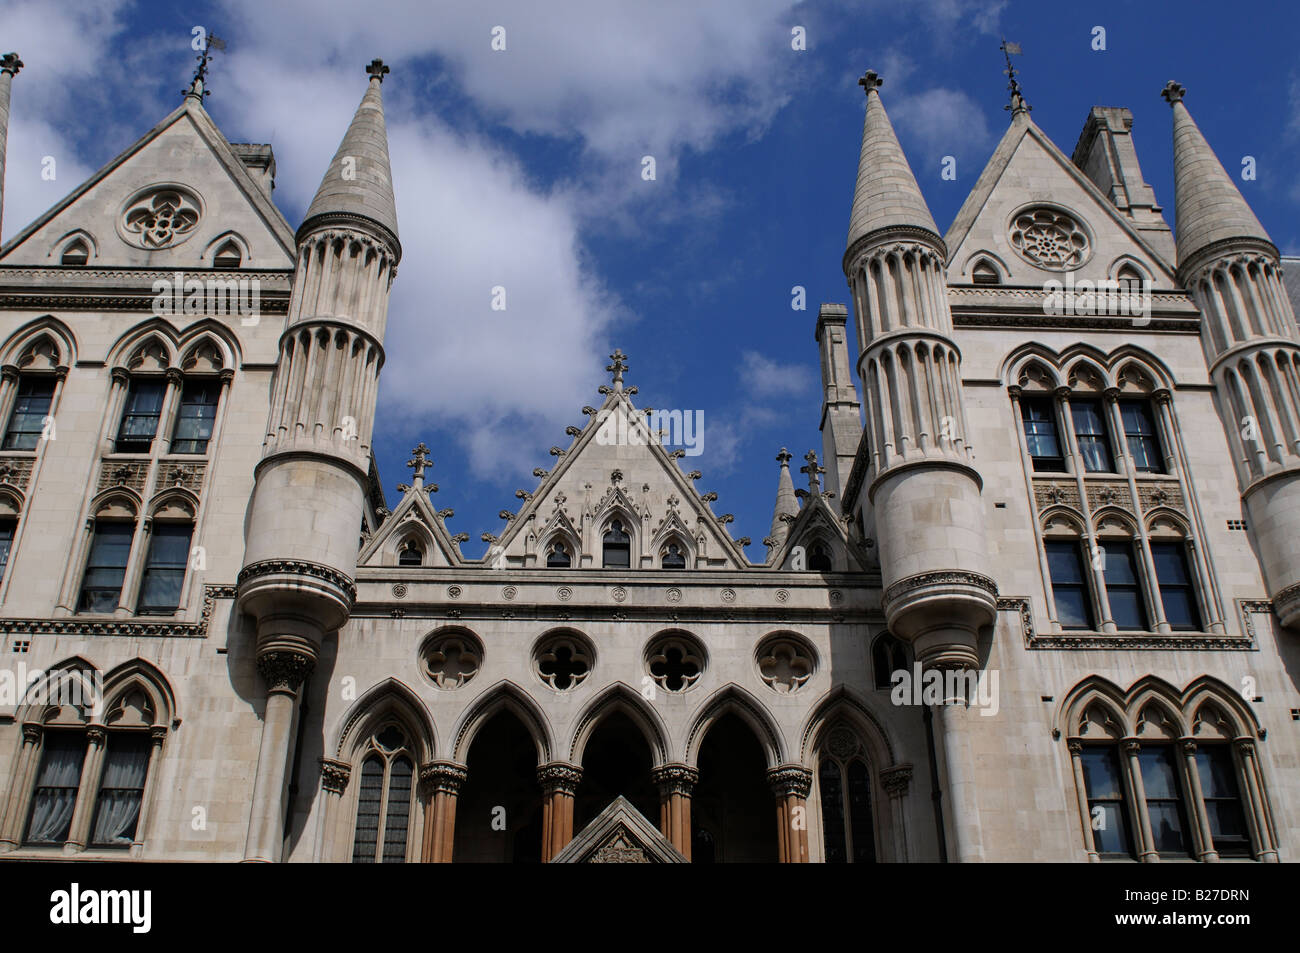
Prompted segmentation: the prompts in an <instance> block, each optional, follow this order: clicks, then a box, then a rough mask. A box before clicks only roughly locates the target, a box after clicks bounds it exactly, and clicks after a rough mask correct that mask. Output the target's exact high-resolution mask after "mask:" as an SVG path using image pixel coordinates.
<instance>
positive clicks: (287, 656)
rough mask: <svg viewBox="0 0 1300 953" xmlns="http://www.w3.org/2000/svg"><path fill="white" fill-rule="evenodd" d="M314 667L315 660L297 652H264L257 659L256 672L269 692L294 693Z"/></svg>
mask: <svg viewBox="0 0 1300 953" xmlns="http://www.w3.org/2000/svg"><path fill="white" fill-rule="evenodd" d="M315 667H316V661H315V659H310V658H308V657H307V656H305V655H299V654H298V653H297V652H266V653H264V654H262V655H259V656H258V657H257V671H258V672H259V673H260V674H261V676H262V678H263V679H265V680H266V687H267V689H268V690H269V691H283V690H288V691H291V692H296V691H297V690H298V686H299V685H301V684H302V683H303V679H305V678H306V677H307V676H308V675H310V674H311V673H312V670H313V669H314V668H315Z"/></svg>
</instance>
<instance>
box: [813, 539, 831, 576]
mask: <svg viewBox="0 0 1300 953" xmlns="http://www.w3.org/2000/svg"><path fill="white" fill-rule="evenodd" d="M808 568H809V569H811V570H812V571H813V572H830V571H831V568H832V567H831V552H830V550H829V549H828V548H827V546H826V544H825V543H823V542H822V541H821V540H818V541H817V542H815V543H813V544H812V545H810V546H809V547H808Z"/></svg>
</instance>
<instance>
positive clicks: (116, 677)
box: [103, 658, 181, 728]
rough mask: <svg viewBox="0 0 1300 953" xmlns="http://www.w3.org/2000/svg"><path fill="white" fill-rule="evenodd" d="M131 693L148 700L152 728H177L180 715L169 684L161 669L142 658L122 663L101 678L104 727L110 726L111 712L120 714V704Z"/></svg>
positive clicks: (112, 717)
mask: <svg viewBox="0 0 1300 953" xmlns="http://www.w3.org/2000/svg"><path fill="white" fill-rule="evenodd" d="M134 691H140V692H142V693H144V695H145V697H146V698H147V699H148V709H149V711H150V712H151V713H152V724H153V725H154V726H158V727H165V728H174V727H176V726H177V725H179V724H180V722H181V717H180V712H179V711H178V710H177V707H176V695H175V692H173V690H172V686H171V682H169V681H168V680H167V676H166V675H164V674H163V673H162V670H161V669H159V668H158V667H157V666H156V665H154V664H153V663H152V662H149V661H147V660H145V659H142V658H133V659H131V660H130V661H129V662H123V663H122V664H121V665H119V666H117V667H116V668H114V669H113V670H112V671H110V672H108V673H107V674H106V675H105V676H104V715H103V720H104V722H105V724H110V725H111V724H112V723H113V720H114V712H115V711H120V710H121V708H122V706H123V703H124V702H125V701H126V700H127V699H128V698H129V696H130V695H131V693H132V692H134Z"/></svg>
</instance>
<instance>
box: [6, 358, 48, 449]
mask: <svg viewBox="0 0 1300 953" xmlns="http://www.w3.org/2000/svg"><path fill="white" fill-rule="evenodd" d="M57 382H58V379H57V378H56V377H55V376H54V375H53V374H19V375H18V392H17V394H16V395H15V397H14V406H13V410H12V411H10V413H9V426H8V427H6V428H5V439H4V449H5V450H35V449H36V448H37V446H39V445H40V442H41V438H42V437H43V436H45V435H46V422H47V421H48V420H50V419H51V418H50V406H51V405H52V404H53V403H54V386H55V384H56V383H57Z"/></svg>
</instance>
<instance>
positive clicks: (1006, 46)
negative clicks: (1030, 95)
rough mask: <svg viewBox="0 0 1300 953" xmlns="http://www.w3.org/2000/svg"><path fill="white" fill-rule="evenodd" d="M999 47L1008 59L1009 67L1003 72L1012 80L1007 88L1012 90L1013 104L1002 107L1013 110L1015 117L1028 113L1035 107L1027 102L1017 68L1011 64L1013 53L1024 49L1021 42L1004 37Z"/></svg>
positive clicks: (1012, 115)
mask: <svg viewBox="0 0 1300 953" xmlns="http://www.w3.org/2000/svg"><path fill="white" fill-rule="evenodd" d="M998 49H999V50H1001V51H1002V55H1003V56H1005V57H1006V60H1007V68H1006V69H1004V70H1003V71H1002V72H1003V73H1004V74H1006V76H1007V78H1008V79H1009V80H1010V82H1008V83H1007V89H1008V90H1009V91H1010V92H1011V104H1010V105H1009V106H1003V107H1002V108H1003V109H1009V110H1011V117H1012V118H1013V119H1014V118H1015V117H1016V116H1019V115H1022V114H1024V113H1027V112H1029V111H1030V110H1032V109H1033V108H1034V107H1033V106H1031V105H1029V104H1028V103H1027V102H1025V96H1024V93H1023V92H1022V91H1021V89H1020V82H1019V81H1018V80H1017V79H1016V68H1015V67H1014V66H1012V65H1011V57H1012V56H1013V55H1015V56H1019V55H1021V53H1023V52H1024V51H1023V50H1022V49H1021V48H1020V44H1019V43H1012V42H1010V41H1009V40H1007V39H1006V37H1003V38H1002V45H1001V46H999V47H998Z"/></svg>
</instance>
